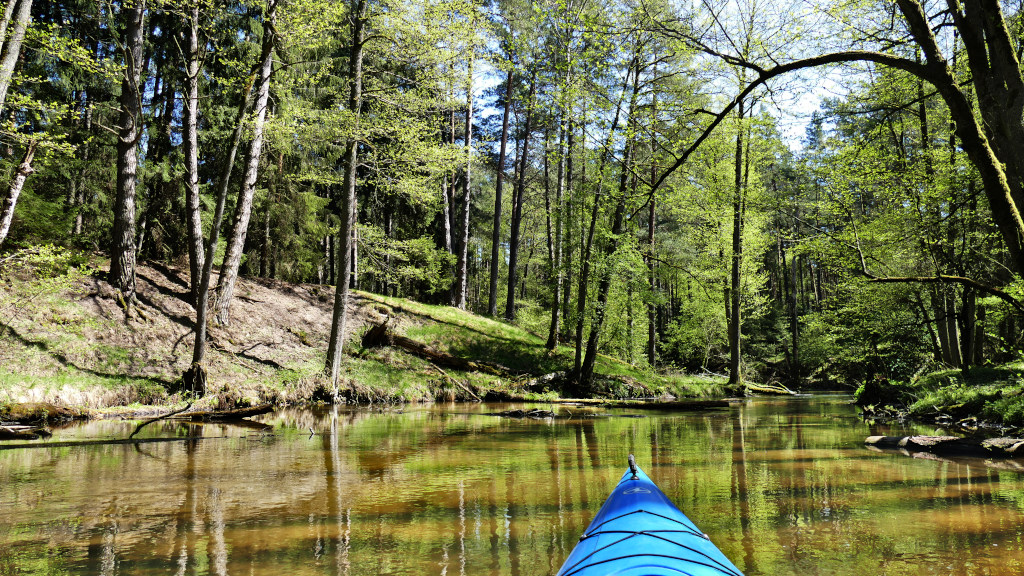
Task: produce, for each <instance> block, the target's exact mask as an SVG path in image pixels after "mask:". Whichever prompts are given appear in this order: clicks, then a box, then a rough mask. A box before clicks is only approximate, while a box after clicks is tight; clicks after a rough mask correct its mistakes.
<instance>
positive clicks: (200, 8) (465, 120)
mask: <svg viewBox="0 0 1024 576" xmlns="http://www.w3.org/2000/svg"><path fill="white" fill-rule="evenodd" d="M1022 39H1024V3H1022V2H1020V1H1019V0H1017V1H1013V0H971V1H967V2H961V1H960V0H927V1H926V0H895V1H891V2H890V1H885V2H882V1H877V0H875V1H867V2H852V1H846V0H834V1H833V2H830V3H825V4H819V3H814V2H804V1H802V0H788V1H768V0H731V1H729V2H712V1H710V0H692V1H690V2H669V1H666V0H348V1H344V2H343V1H328V0H6V2H5V12H4V15H3V21H2V23H0V43H2V51H0V122H2V123H0V173H2V177H0V179H2V181H0V198H3V202H2V205H0V208H2V213H0V274H2V272H3V270H2V269H3V267H4V266H5V262H6V265H7V266H11V265H12V263H13V262H16V261H17V260H18V259H19V258H25V257H26V256H25V255H26V254H30V253H33V252H36V253H38V252H39V251H40V250H41V249H42V248H44V247H45V248H46V249H47V250H50V252H47V253H50V254H54V253H56V254H68V253H74V254H85V255H91V256H88V257H89V258H92V259H93V260H94V261H96V260H98V261H100V262H102V264H101V265H99V266H98V268H99V269H98V271H97V272H95V273H96V274H102V275H104V276H105V278H106V279H107V281H108V282H109V283H110V285H111V286H113V287H114V288H115V289H116V291H117V299H118V302H119V304H120V306H121V307H122V309H123V311H124V321H125V322H131V321H132V320H133V318H135V317H136V314H137V312H136V307H137V305H138V304H137V302H138V296H137V293H136V282H137V278H136V271H137V267H138V266H140V265H142V264H143V263H157V264H160V265H166V266H174V267H177V268H180V269H181V270H185V271H187V274H186V277H187V278H188V291H189V304H190V306H191V308H190V310H191V312H190V318H189V319H188V320H189V322H191V323H192V324H191V326H192V332H193V333H194V334H193V335H192V336H190V338H189V343H188V345H189V350H190V351H191V357H192V360H191V363H190V365H191V367H190V368H189V369H188V371H186V373H185V374H184V376H183V379H184V381H185V382H186V384H188V383H192V387H193V388H194V389H195V388H197V387H198V389H200V390H202V389H204V388H205V386H206V379H207V376H206V369H205V367H204V362H205V354H206V353H207V349H208V343H207V331H208V327H210V326H230V324H231V322H232V321H233V318H232V305H233V303H235V302H236V301H237V300H238V298H239V295H238V294H236V283H237V282H238V279H239V278H240V277H243V278H266V279H273V280H276V281H281V282H286V283H303V284H318V285H325V286H333V287H335V289H334V291H333V296H332V298H333V310H334V312H333V320H332V322H331V330H330V340H329V344H328V346H327V348H326V350H323V351H322V352H323V356H322V358H323V364H322V367H323V370H324V374H325V375H326V378H328V379H330V380H331V381H333V382H335V383H336V382H337V381H338V379H339V377H340V374H342V373H343V372H344V365H345V361H346V354H343V352H345V350H346V342H347V341H348V340H349V339H352V338H355V337H356V336H357V335H356V334H353V330H352V329H351V324H352V321H351V318H350V317H349V316H350V312H349V308H348V307H347V306H346V303H347V302H349V300H350V298H351V297H352V295H353V294H354V293H356V291H359V292H360V293H367V292H368V293H373V294H377V295H381V296H387V297H401V298H406V299H410V300H415V301H417V302H421V303H424V304H435V305H447V306H451V307H454V308H456V309H462V310H466V311H469V312H473V313H476V314H478V315H483V316H489V317H492V318H496V319H502V320H504V321H505V322H508V323H512V324H514V325H516V326H518V327H521V328H523V329H525V330H527V331H529V332H531V333H533V334H536V335H540V336H541V337H542V338H546V342H547V344H546V346H547V348H548V349H551V350H554V349H556V348H563V349H565V348H567V349H569V350H571V351H572V353H571V354H570V356H572V360H571V361H570V362H569V365H568V366H566V371H567V374H568V376H567V378H566V387H565V390H566V392H567V393H568V394H572V395H577V396H586V395H588V394H589V393H591V392H592V391H593V390H594V379H595V365H596V363H597V362H598V357H599V356H602V355H604V356H610V357H613V358H616V359H618V360H621V361H623V362H626V363H629V364H631V365H634V366H637V367H641V368H642V369H644V370H649V371H652V373H654V372H671V371H678V372H683V371H685V372H688V373H703V374H708V373H711V374H723V375H727V376H728V379H729V384H730V385H732V386H739V385H741V384H742V383H744V382H760V383H778V384H784V385H788V386H793V387H805V388H806V387H818V388H837V387H850V386H853V387H855V386H857V385H859V384H862V383H864V382H867V381H871V380H876V381H893V382H897V381H908V380H910V379H912V378H915V377H917V376H919V375H921V374H923V373H926V372H931V371H935V370H938V369H957V370H961V371H963V372H965V373H967V372H969V371H970V370H971V369H973V368H976V367H987V366H1000V365H1007V364H1013V363H1020V362H1021V360H1022V359H1024V352H1022V348H1024V277H1022V274H1024V219H1022V210H1024V155H1022V154H1021V150H1022V147H1024V69H1022V66H1021V61H1022V58H1021V56H1022V50H1024V40H1022ZM108 261H109V264H107V262H108ZM3 327H4V326H0V328H3ZM2 337H3V334H0V338H2Z"/></svg>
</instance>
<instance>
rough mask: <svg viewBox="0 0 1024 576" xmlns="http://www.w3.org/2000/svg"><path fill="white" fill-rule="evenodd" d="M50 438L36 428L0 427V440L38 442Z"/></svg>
mask: <svg viewBox="0 0 1024 576" xmlns="http://www.w3.org/2000/svg"><path fill="white" fill-rule="evenodd" d="M50 436H52V434H50V432H49V430H46V429H45V428H40V427H38V426H0V440H38V439H39V438H49V437H50Z"/></svg>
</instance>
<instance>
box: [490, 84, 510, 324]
mask: <svg viewBox="0 0 1024 576" xmlns="http://www.w3.org/2000/svg"><path fill="white" fill-rule="evenodd" d="M511 108H512V72H509V73H508V74H507V75H506V76H505V105H504V108H503V112H502V115H501V144H500V147H499V148H498V170H497V174H496V176H495V178H496V179H497V183H496V184H495V186H494V227H493V230H492V232H491V283H490V285H489V290H488V293H487V314H488V315H489V316H492V317H493V316H497V315H498V273H499V271H500V268H501V266H500V265H499V263H500V262H501V257H500V254H499V250H500V248H501V208H502V206H501V203H502V185H503V183H504V182H505V152H506V150H507V146H508V118H509V111H510V110H511Z"/></svg>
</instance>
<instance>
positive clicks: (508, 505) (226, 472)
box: [0, 396, 1024, 575]
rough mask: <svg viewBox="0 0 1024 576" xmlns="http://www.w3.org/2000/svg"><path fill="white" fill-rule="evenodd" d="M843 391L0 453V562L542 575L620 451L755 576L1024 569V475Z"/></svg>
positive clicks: (586, 515)
mask: <svg viewBox="0 0 1024 576" xmlns="http://www.w3.org/2000/svg"><path fill="white" fill-rule="evenodd" d="M848 401H849V398H848V397H836V396H818V397H811V398H795V399H786V400H772V399H756V400H750V401H747V402H745V403H743V404H740V405H737V406H734V407H733V408H731V409H728V410H718V411H714V412H704V413H692V412H691V413H670V412H642V413H641V412H636V411H630V410H615V411H612V412H611V415H610V416H608V415H607V414H609V413H608V412H603V414H606V415H603V416H596V417H588V418H581V417H579V416H581V415H582V413H583V412H585V410H584V409H580V408H575V407H573V408H568V410H569V411H572V412H573V413H574V414H575V415H576V416H577V417H575V418H573V419H569V420H547V421H544V420H541V421H535V420H523V421H520V420H509V419H504V418H498V417H494V416H487V415H483V414H482V413H483V412H488V411H495V410H499V409H505V408H507V406H495V405H486V406H475V405H446V406H430V407H408V408H404V409H402V410H398V411H392V410H387V411H375V410H372V409H366V408H363V409H345V408H339V409H337V410H327V411H320V412H315V411H285V412H280V413H277V414H275V415H270V416H269V417H264V418H263V422H265V423H267V424H269V425H270V426H271V427H272V428H269V429H267V430H257V429H249V428H239V427H231V426H222V425H204V426H199V425H183V424H154V425H152V426H150V427H148V428H146V429H145V430H144V431H143V433H142V434H141V435H143V436H149V437H157V436H165V437H173V436H199V435H201V436H204V437H205V439H203V440H194V441H182V442H168V443H153V444H143V445H138V446H131V445H113V446H111V445H105V446H80V447H63V448H60V447H50V448H33V449H16V450H0V574H175V573H176V574H216V575H222V574H275V575H277V574H350V575H362V574H445V575H456V574H458V575H462V574H470V575H487V574H510V575H518V574H522V575H544V574H554V573H555V572H556V571H557V569H558V567H559V566H560V565H561V563H562V561H563V560H564V558H565V557H566V555H568V553H569V551H570V550H571V549H572V546H573V545H574V544H575V543H576V540H577V538H578V537H579V535H580V533H581V532H582V531H583V529H584V528H585V527H586V524H587V522H588V521H589V520H590V518H591V517H592V516H593V515H594V514H595V513H596V511H597V509H598V507H600V505H601V503H602V502H603V501H604V499H605V497H606V496H607V494H608V492H609V490H610V489H611V487H612V485H613V484H614V483H615V481H616V480H617V479H618V477H619V476H620V475H621V474H622V472H623V470H624V468H625V462H626V455H627V454H628V453H630V452H633V453H635V454H636V456H637V461H638V462H639V463H640V465H641V467H643V468H644V469H645V470H646V471H647V472H648V473H649V474H650V476H651V477H652V478H653V479H654V481H655V482H657V483H658V484H659V485H660V486H661V488H662V489H663V490H664V491H665V493H666V494H668V495H669V497H670V498H672V500H673V501H675V502H676V504H677V505H679V506H680V508H682V509H683V511H684V512H686V513H687V514H688V515H689V516H690V517H691V518H692V519H693V520H694V521H695V522H696V523H697V525H698V526H700V527H701V528H702V529H703V530H704V531H705V532H706V533H708V534H709V535H710V536H711V539H712V540H713V541H714V542H715V543H716V544H717V545H718V546H719V547H720V548H721V549H722V551H723V552H725V554H726V555H727V556H729V557H730V558H731V559H732V560H733V562H734V563H735V564H736V565H737V566H738V567H739V568H740V569H741V570H743V571H744V572H745V573H746V574H748V575H755V574H767V575H776V574H777V575H787V574H793V575H796V574H800V575H813V574H821V575H834V574H835V575H853V574H856V575H863V574H871V575H876V574H878V575H883V574H884V575H896V574H907V575H909V574H957V575H960V574H964V575H975V574H978V575H981V574H990V575H995V574H1014V575H1017V574H1021V573H1024V511H1022V507H1024V475H1021V474H1019V473H1017V472H1013V471H1006V470H998V469H994V468H990V467H986V466H985V465H984V463H983V462H981V461H977V460H975V461H969V460H961V461H958V462H942V461H934V460H924V459H915V458H909V457H906V456H903V455H899V454H891V453H879V452H874V451H871V450H869V449H867V448H865V447H864V446H863V445H862V442H863V440H864V438H865V437H866V436H868V435H869V434H874V433H903V432H918V433H921V432H934V431H933V430H929V429H924V428H918V429H912V430H909V429H908V430H884V429H880V428H876V427H870V426H869V425H867V424H865V423H862V422H861V421H859V420H858V419H857V417H856V414H855V411H854V409H853V408H852V407H850V406H849V405H848V404H847V402H848ZM545 408H547V406H545ZM555 410H560V411H565V410H566V408H564V407H563V408H555ZM595 415H596V414H595ZM636 415H639V416H641V417H628V416H636ZM134 424H135V423H133V422H109V421H107V422H93V423H89V424H86V425H83V426H78V427H74V428H70V429H65V430H60V431H57V434H56V435H55V438H54V439H53V440H52V441H64V440H68V439H76V440H86V439H99V438H111V437H122V438H123V437H125V436H127V435H128V433H129V432H130V431H131V429H132V428H133V426H134ZM310 429H312V430H313V431H314V432H315V434H314V435H313V436H311V435H310Z"/></svg>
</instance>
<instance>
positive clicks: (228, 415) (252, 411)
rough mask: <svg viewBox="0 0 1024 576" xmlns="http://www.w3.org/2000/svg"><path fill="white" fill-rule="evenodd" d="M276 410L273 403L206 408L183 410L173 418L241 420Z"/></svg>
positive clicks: (208, 420)
mask: <svg viewBox="0 0 1024 576" xmlns="http://www.w3.org/2000/svg"><path fill="white" fill-rule="evenodd" d="M273 410H274V405H273V404H262V405H260V406H253V407H251V408H236V409H235V410H206V411H196V412H183V413H181V414H177V415H175V416H172V417H171V418H169V419H171V420H186V421H189V422H221V421H227V420H241V419H242V418H248V417H250V416H258V415H260V414H266V413H267V412H272V411H273Z"/></svg>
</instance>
